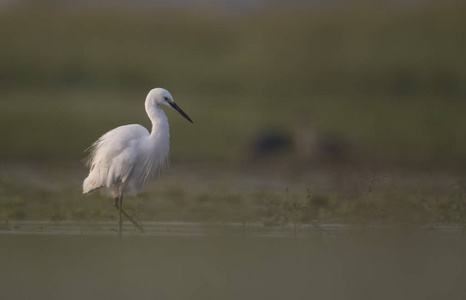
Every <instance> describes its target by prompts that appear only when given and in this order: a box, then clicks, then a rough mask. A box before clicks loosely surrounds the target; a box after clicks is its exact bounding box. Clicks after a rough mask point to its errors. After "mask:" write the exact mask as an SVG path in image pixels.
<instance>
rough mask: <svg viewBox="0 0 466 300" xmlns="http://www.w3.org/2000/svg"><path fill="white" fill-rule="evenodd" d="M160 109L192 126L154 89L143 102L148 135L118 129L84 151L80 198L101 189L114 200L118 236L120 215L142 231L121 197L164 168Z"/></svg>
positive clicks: (166, 136)
mask: <svg viewBox="0 0 466 300" xmlns="http://www.w3.org/2000/svg"><path fill="white" fill-rule="evenodd" d="M161 105H166V106H168V107H171V108H173V109H175V110H177V111H178V112H179V113H180V114H181V115H182V116H183V117H185V118H186V119H187V120H188V121H190V122H191V123H193V121H192V120H191V119H190V118H189V117H188V115H187V114H185V113H184V112H183V110H181V108H180V107H179V106H178V105H176V103H175V101H173V97H172V96H171V95H170V93H169V92H168V91H167V90H165V89H162V88H156V89H153V90H151V91H150V92H149V94H148V95H147V97H146V102H145V107H146V112H147V115H148V116H149V118H150V120H151V122H152V132H151V133H149V131H147V129H146V128H144V127H143V126H141V125H137V124H131V125H125V126H120V127H117V128H115V129H113V130H110V131H109V132H107V133H106V134H104V135H103V136H101V137H100V138H99V139H98V140H97V141H96V142H95V143H93V144H92V146H91V147H90V148H89V149H88V151H89V152H90V153H89V156H88V157H87V159H86V165H87V166H88V167H90V171H89V175H88V176H87V178H86V179H84V182H83V194H88V193H91V192H93V191H95V190H98V189H104V191H105V192H106V194H108V195H110V196H111V197H113V198H114V202H113V205H114V206H115V207H116V208H117V209H118V210H119V215H118V234H119V236H121V233H122V225H123V221H122V214H123V215H124V216H125V217H127V218H128V219H129V220H130V221H131V222H132V223H133V224H134V225H135V226H136V227H137V228H139V229H140V230H141V231H144V230H143V228H142V227H141V225H140V224H139V223H138V222H136V221H135V220H133V218H131V216H129V215H128V214H127V213H126V212H125V211H124V210H123V195H127V194H136V193H137V192H139V191H140V190H141V189H142V188H143V187H144V186H145V185H146V184H147V183H148V181H149V180H150V179H151V178H152V177H153V176H154V175H156V174H160V173H161V172H162V171H164V170H166V168H167V163H168V153H169V142H170V141H169V140H170V132H169V130H168V120H167V117H166V116H165V113H164V112H163V110H162V109H161V108H160V106H161Z"/></svg>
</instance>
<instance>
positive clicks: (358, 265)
mask: <svg viewBox="0 0 466 300" xmlns="http://www.w3.org/2000/svg"><path fill="white" fill-rule="evenodd" d="M25 223H26V222H24V224H21V225H18V224H9V225H10V226H11V227H16V228H12V230H2V231H1V232H2V233H4V234H0V245H1V247H0V265H1V269H0V290H1V291H2V295H3V297H5V298H4V299H313V298H314V299H465V297H466V288H465V285H464V282H465V280H466V275H465V270H466V268H465V267H466V259H465V253H466V252H465V250H466V238H465V237H464V236H463V235H462V234H460V233H459V232H458V231H457V230H453V229H451V230H450V229H449V230H445V229H444V230H442V229H440V230H434V231H425V230H420V231H416V232H413V231H409V232H408V231H403V232H401V231H396V230H387V229H372V230H361V229H355V228H352V229H350V228H346V229H344V230H341V229H339V230H333V231H332V230H330V229H329V228H327V233H325V234H321V233H318V232H316V231H312V233H311V231H309V232H308V233H307V234H306V235H304V234H302V232H301V235H299V236H298V238H294V237H293V234H290V232H285V233H283V234H281V235H279V234H275V235H267V234H259V231H258V230H257V231H256V232H257V234H253V233H251V232H253V229H251V227H253V226H252V225H250V226H249V228H247V231H249V235H248V233H245V234H239V233H240V232H242V231H241V230H242V228H241V226H240V227H238V228H237V230H236V231H235V230H234V228H235V226H233V225H231V227H230V231H227V230H226V229H225V228H227V229H228V224H226V225H223V226H216V227H215V226H211V227H205V226H200V225H199V224H198V227H196V226H195V224H188V223H174V224H168V223H154V224H145V225H146V229H147V233H146V234H143V235H141V234H138V233H135V232H134V233H133V231H132V229H129V228H130V226H129V225H128V226H127V227H128V229H127V230H126V231H125V235H124V236H123V238H122V239H119V238H118V237H117V236H116V234H115V232H114V229H112V228H113V227H112V225H111V224H106V223H105V222H104V223H102V224H92V226H97V228H100V229H98V230H97V229H95V230H88V231H86V230H82V228H86V227H85V226H84V224H81V225H79V224H78V225H77V224H72V223H69V224H66V223H65V224H61V225H57V224H59V223H56V227H55V229H54V230H55V231H54V230H52V227H51V226H52V224H53V222H43V223H42V224H41V225H39V223H33V222H31V223H30V224H29V225H28V226H29V229H27V228H28V226H26V225H27V224H25ZM125 225H127V224H125ZM147 225H151V226H147ZM37 226H42V232H41V231H37V232H33V230H32V229H31V228H33V229H34V228H35V229H37V228H38V227H37ZM60 226H64V227H69V230H68V231H64V232H59V229H60ZM73 226H75V227H73ZM99 226H101V227H99ZM21 228H22V229H21ZM71 228H74V229H71ZM76 228H81V229H79V230H76ZM151 228H152V229H151ZM161 228H165V231H162V230H161ZM188 228H191V230H192V232H194V234H193V233H189V230H188ZM232 228H233V229H232ZM80 230H81V231H80ZM177 230H178V231H177ZM309 230H311V229H310V228H309ZM272 231H273V230H272ZM272 231H270V232H272ZM13 232H15V233H21V234H12V233H13ZM78 232H79V234H78ZM91 232H94V234H91ZM99 232H100V233H99ZM270 232H269V233H270ZM96 233H99V234H96Z"/></svg>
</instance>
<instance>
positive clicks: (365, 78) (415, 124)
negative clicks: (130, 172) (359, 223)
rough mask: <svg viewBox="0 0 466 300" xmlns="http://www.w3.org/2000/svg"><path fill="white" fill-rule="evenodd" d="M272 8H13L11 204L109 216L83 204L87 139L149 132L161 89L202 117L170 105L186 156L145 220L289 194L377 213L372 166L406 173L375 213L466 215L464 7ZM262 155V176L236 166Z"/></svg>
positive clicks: (7, 23)
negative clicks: (150, 109)
mask: <svg viewBox="0 0 466 300" xmlns="http://www.w3.org/2000/svg"><path fill="white" fill-rule="evenodd" d="M142 2H144V1H142ZM267 3H268V2H265V3H262V5H251V6H248V5H245V6H242V5H241V4H238V5H237V6H235V5H232V6H231V7H230V6H226V7H223V6H221V5H220V6H216V5H214V4H212V3H210V2H206V3H204V4H205V5H203V6H200V5H199V4H198V5H196V4H192V3H188V4H187V3H184V4H180V5H162V4H160V5H157V3H152V4H150V3H141V2H138V3H137V4H132V5H129V4H127V3H126V4H125V3H124V2H123V1H120V2H117V3H114V4H111V3H109V2H105V1H102V2H95V3H94V4H90V3H88V2H86V1H43V2H40V3H38V2H36V1H10V2H7V3H6V4H5V3H4V4H3V5H2V6H1V7H0V20H1V24H2V26H0V37H1V42H2V43H1V44H2V45H1V47H0V66H1V67H0V166H1V168H0V171H1V172H0V178H1V186H0V197H2V199H3V203H2V206H3V215H6V216H7V217H10V218H18V219H20V218H34V219H41V218H45V219H56V220H61V219H67V218H71V219H73V218H84V216H86V218H91V219H92V218H93V217H92V216H96V218H97V219H99V216H101V215H102V214H104V215H105V217H104V218H107V216H108V214H106V213H102V211H103V210H105V209H106V208H108V209H109V210H112V208H111V206H109V205H108V203H103V202H98V203H99V204H97V202H96V203H93V204H92V205H93V208H92V207H89V208H84V207H85V206H86V205H88V204H89V203H87V202H85V203H87V204H86V205H84V204H83V202H82V201H81V200H82V199H83V196H82V195H81V194H80V193H81V191H80V186H81V182H82V180H83V178H84V177H85V175H86V169H85V167H84V166H83V165H81V164H80V160H81V159H83V158H84V157H85V153H83V151H84V150H85V149H86V148H87V147H89V146H90V145H91V143H92V142H94V141H95V140H96V139H97V138H98V137H99V136H101V135H102V134H103V133H105V132H107V131H108V130H110V129H112V128H114V127H116V126H119V125H123V124H130V123H139V124H142V125H144V126H146V127H149V126H150V123H149V119H148V118H147V116H146V113H145V111H144V106H143V103H144V100H145V97H146V95H147V93H148V91H149V90H150V89H152V88H154V87H164V88H166V89H168V90H169V91H170V92H171V94H172V95H173V96H174V99H175V100H176V101H177V103H178V104H179V105H180V106H181V107H182V108H183V110H184V111H185V112H186V113H188V114H189V116H190V117H191V118H192V119H193V120H194V124H190V123H189V122H187V121H186V120H184V119H183V118H182V117H180V116H179V115H178V114H176V113H175V112H173V111H167V115H168V118H169V121H170V127H171V160H172V165H173V167H174V168H172V170H171V171H170V175H169V177H165V178H166V179H162V181H161V182H160V183H159V184H155V185H153V186H152V187H150V188H148V189H147V190H146V192H145V193H143V194H141V195H140V196H139V198H137V199H139V200H141V199H145V198H148V197H149V196H148V195H152V196H153V198H157V199H159V202H151V201H146V202H144V203H146V208H148V211H149V213H148V214H147V215H146V216H148V217H146V218H147V219H160V218H162V219H164V220H173V219H177V220H180V219H182V220H211V219H215V220H225V219H228V220H232V221H235V220H236V221H238V220H239V219H241V218H243V217H244V218H246V217H245V216H248V215H249V216H252V217H251V220H261V218H262V217H263V216H264V211H267V208H266V209H264V201H265V202H267V201H268V202H267V203H266V204H267V205H271V207H272V209H271V211H272V212H270V214H271V215H274V214H275V215H277V214H278V215H279V214H281V213H283V210H286V209H288V208H289V207H290V205H291V204H289V203H288V204H283V203H284V202H283V201H285V200H283V199H285V198H286V199H291V200H289V201H295V200H293V199H300V200H299V201H300V202H299V203H305V202H306V201H308V200H309V199H311V200H312V201H314V200H315V201H316V203H317V204H316V205H317V206H316V207H317V209H320V208H322V207H324V208H325V209H327V213H320V215H321V216H328V215H329V213H328V212H329V211H332V213H331V214H330V215H332V216H342V215H344V216H346V217H348V216H349V218H354V216H355V212H362V214H363V215H365V216H367V214H370V213H367V212H368V211H370V210H371V209H369V210H368V205H367V203H366V202H367V190H370V188H369V189H368V187H372V185H373V184H374V182H377V184H378V182H379V181H380V180H379V179H380V178H381V177H383V176H379V175H380V173H377V172H374V173H370V174H369V175H368V172H366V171H367V170H374V169H382V170H387V169H390V170H393V169H396V170H401V171H397V172H395V173H392V174H390V179H389V182H387V183H385V186H384V188H385V190H383V191H381V194H379V195H377V196H376V198H377V199H378V200H377V201H378V202H377V201H376V202H374V204H373V205H374V206H377V205H381V206H382V207H383V210H382V209H381V210H380V211H383V213H381V215H380V216H378V217H381V218H382V217H383V216H386V212H387V211H391V210H395V211H396V213H394V215H396V216H400V215H403V216H404V215H405V214H406V215H409V214H410V213H411V212H413V211H418V209H421V208H422V209H421V210H420V213H419V214H418V213H416V214H415V215H416V216H418V217H419V218H418V217H416V218H418V219H422V220H424V221H429V220H432V219H435V220H456V221H458V220H463V219H464V218H465V217H464V216H465V215H466V214H464V213H457V212H458V211H459V210H458V209H459V207H460V206H458V205H460V204H458V203H462V202H461V201H463V202H464V200H461V201H459V202H458V201H457V200H458V199H464V198H465V197H463V196H458V197H459V198H458V197H457V196H454V197H456V198H454V199H453V198H452V196H451V195H452V194H454V195H463V194H464V189H463V188H462V187H461V185H455V183H456V182H457V181H458V180H459V179H461V177H462V174H464V171H465V166H466V164H465V163H466V139H465V136H466V126H465V123H466V122H465V117H464V116H465V112H466V101H465V97H466V58H465V55H464V54H465V53H466V3H465V2H464V1H376V2H370V1H368V2H365V1H330V2H329V3H327V4H325V3H313V2H309V3H307V2H302V3H301V2H299V1H296V2H293V4H292V5H285V4H282V5H279V4H277V3H273V2H270V3H269V5H267ZM243 5H244V4H243ZM251 166H252V167H253V168H255V170H257V169H259V170H262V172H260V171H259V172H256V171H254V172H249V171H246V173H244V172H243V171H240V173H235V172H236V171H237V170H250V169H251V168H250V167H251ZM270 169H272V172H270ZM406 170H410V171H409V172H412V170H415V172H418V171H419V172H426V171H427V172H428V173H427V174H424V173H422V176H419V174H418V173H414V174H413V173H405V171H406ZM241 172H242V173H241ZM361 173H364V174H363V175H362V176H364V179H360V175H361ZM270 175H273V176H275V175H277V177H275V178H271V177H270ZM382 175H383V174H382ZM277 178H278V179H277ZM383 178H385V177H383ZM181 179H182V180H181ZM376 179H377V180H376ZM268 188H272V189H273V190H274V191H275V192H276V191H278V195H277V194H274V195H272V194H273V192H272V194H271V192H270V190H267V189H268ZM285 188H287V189H288V188H289V194H290V197H289V198H288V197H287V196H286V195H288V194H287V193H288V190H287V192H286V193H285V192H284V190H285ZM151 189H152V190H151ZM307 189H310V190H311V191H309V190H307ZM438 190H441V193H442V194H441V195H440V196H439V194H438V193H437V194H436V193H435V192H434V191H437V192H438ZM452 191H454V193H453V192H452ZM458 193H459V194H458ZM461 193H463V194H461ZM311 194H312V195H311ZM92 197H94V196H92ZM313 197H314V198H313ZM319 197H320V198H319ZM322 197H323V198H322ZM86 199H88V198H86ZM160 199H161V200H160ZM277 199H278V200H277ZM306 199H307V200H306ZM322 199H323V200H322ZM355 199H357V200H358V201H359V202H358V201H356V200H355ZM439 199H440V200H439ZM139 200H135V201H136V202H134V203H138V202H137V201H139ZM276 200H277V201H278V202H277V201H276ZM141 201H142V200H141ZM164 201H166V202H164ZM286 201H288V200H286ZM286 201H285V202H286ZM296 201H298V200H296ZM426 201H427V202H429V204H428V205H427V204H425V202H426ZM452 201H453V202H452ZM455 201H456V202H455ZM282 202H283V203H282ZM31 203H32V204H31ZM149 203H155V204H149ZM277 203H278V204H277ZM319 203H321V204H319ZM322 203H323V204H322ZM364 203H365V204H364ZM413 203H414V204H413ZM282 204H283V205H282ZM443 204H445V205H444V206H442V207H443V208H441V209H440V210H439V209H438V207H440V206H441V205H443ZM150 205H154V206H153V207H152V208H151V206H150ZM267 205H266V206H267ZM322 205H323V206H322ZM358 205H359V206H358ZM371 205H372V204H371ZM426 205H427V206H426ZM461 205H463V204H461ZM51 207H52V209H51ZM63 207H65V208H63ZM96 207H98V208H96ZM225 207H228V208H229V209H230V210H229V211H228V210H225ZM254 207H256V208H257V209H256V210H254V209H255V208H254ZM277 207H279V209H278V210H277ZM329 207H331V209H330V208H329ZM425 207H429V208H428V209H425ZM461 207H463V206H461ZM183 208H186V209H188V212H187V213H186V214H181V215H180V214H178V215H176V214H175V216H174V215H172V214H171V213H173V212H177V211H181V210H182V209H183ZM86 209H87V210H86ZM151 209H152V210H151ZM163 209H165V210H166V211H167V212H168V213H167V214H166V215H163V212H162V213H160V211H161V210H162V211H163ZM325 209H324V210H325ZM359 209H361V210H359ZM251 211H252V212H251ZM277 211H279V212H278V213H277ZM403 211H404V212H405V213H401V212H403ZM426 211H427V212H428V213H427V214H425V212H426ZM461 211H463V210H461ZM112 212H113V211H112ZM406 212H408V213H406ZM216 213H218V214H219V215H216ZM161 214H162V215H161ZM286 214H288V217H287V218H285V221H283V220H280V221H278V222H286V221H287V220H289V219H290V218H292V216H290V213H289V211H288V212H286ZM356 215H357V213H356ZM440 215H441V216H442V217H439V216H440ZM445 216H446V217H445ZM278 218H279V219H280V218H281V217H280V216H278ZM306 218H308V217H306ZM364 218H365V217H362V219H364Z"/></svg>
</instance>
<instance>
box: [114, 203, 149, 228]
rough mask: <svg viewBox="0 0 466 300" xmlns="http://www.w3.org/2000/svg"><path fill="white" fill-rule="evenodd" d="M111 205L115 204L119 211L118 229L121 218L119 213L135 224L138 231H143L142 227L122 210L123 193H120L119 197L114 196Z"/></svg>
mask: <svg viewBox="0 0 466 300" xmlns="http://www.w3.org/2000/svg"><path fill="white" fill-rule="evenodd" d="M113 206H115V208H116V209H118V211H119V219H118V227H119V230H120V228H121V225H120V222H122V218H121V215H122V214H123V215H124V216H125V217H126V218H127V219H128V220H130V221H131V223H133V225H134V226H136V227H137V228H138V229H139V231H140V232H144V228H142V226H141V225H140V224H139V223H138V222H137V221H136V220H134V219H133V218H131V216H130V215H128V214H127V213H126V212H125V211H124V210H123V195H121V196H120V197H119V198H115V200H114V201H113ZM120 232H121V231H119V233H120Z"/></svg>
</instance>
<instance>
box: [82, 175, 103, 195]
mask: <svg viewBox="0 0 466 300" xmlns="http://www.w3.org/2000/svg"><path fill="white" fill-rule="evenodd" d="M96 177H97V176H96V174H95V172H91V173H89V176H87V178H86V179H84V182H83V194H89V193H92V192H93V191H95V190H98V189H100V188H101V187H103V185H102V184H101V182H99V180H97V178H96Z"/></svg>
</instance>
